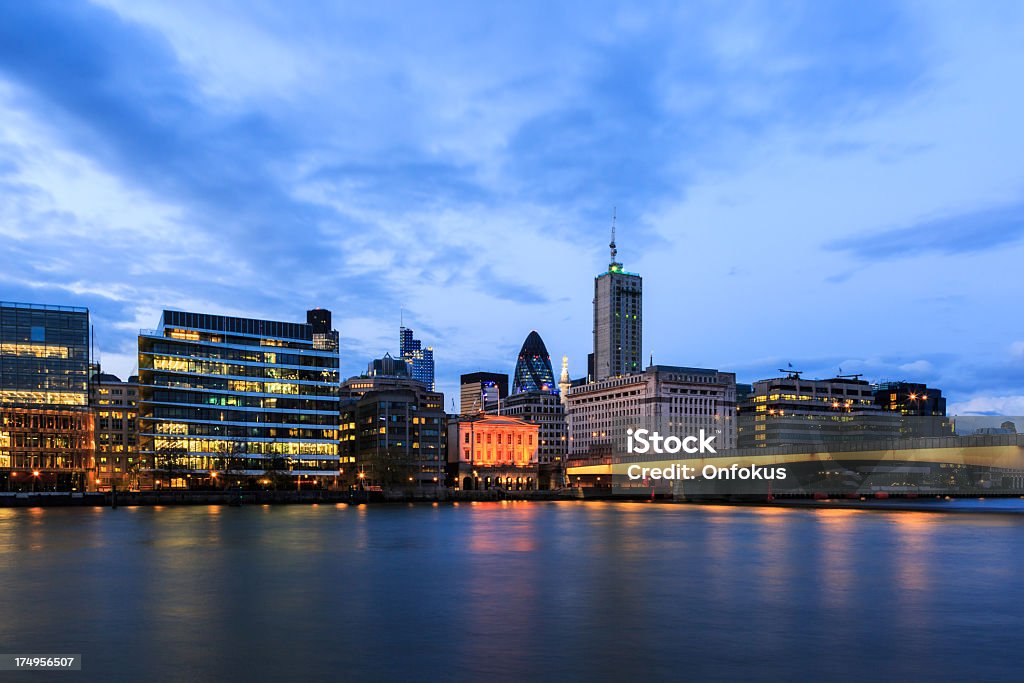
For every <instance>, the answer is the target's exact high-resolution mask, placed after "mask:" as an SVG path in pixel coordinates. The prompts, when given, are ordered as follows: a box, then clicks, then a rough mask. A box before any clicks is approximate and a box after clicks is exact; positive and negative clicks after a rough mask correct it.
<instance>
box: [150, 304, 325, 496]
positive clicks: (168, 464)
mask: <svg viewBox="0 0 1024 683" xmlns="http://www.w3.org/2000/svg"><path fill="white" fill-rule="evenodd" d="M318 334H325V333H324V332H323V331H321V332H320V333H318ZM327 336H330V335H329V334H328V335H327ZM318 346H320V347H321V348H317V347H318ZM327 346H328V348H323V347H324V343H323V339H322V338H321V342H320V343H318V342H317V340H315V339H314V326H313V325H312V324H310V323H293V322H280V321H275V320H258V319H254V318H237V317H231V316H224V315H210V314H202V313H185V312H181V311H164V312H163V315H162V316H161V319H160V326H159V328H158V329H156V330H151V331H147V330H144V331H142V332H141V333H140V335H139V405H138V408H139V418H138V420H139V421H138V424H139V447H140V455H141V456H142V457H143V459H144V460H145V461H146V467H145V471H146V472H145V473H146V474H147V475H148V478H149V480H150V481H151V482H152V485H153V486H157V487H189V486H219V485H228V484H229V483H230V485H245V484H246V483H247V482H248V481H250V480H251V479H252V478H261V479H267V478H270V479H273V480H275V481H277V480H282V479H283V480H287V481H291V482H295V484H294V485H295V486H297V487H300V486H311V487H316V486H325V485H330V484H332V483H334V482H335V478H336V476H337V475H338V473H339V469H340V468H339V453H338V385H339V370H338V351H337V348H334V349H331V348H329V346H330V344H329V343H328V344H327Z"/></svg>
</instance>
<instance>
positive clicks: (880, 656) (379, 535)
mask: <svg viewBox="0 0 1024 683" xmlns="http://www.w3.org/2000/svg"><path fill="white" fill-rule="evenodd" d="M0 550H2V552H0V595H3V596H4V599H3V600H0V642H3V643H4V644H5V647H8V648H9V649H11V650H12V651H13V650H18V649H22V650H26V651H35V650H39V649H40V648H45V647H47V646H52V644H53V643H55V642H60V643H66V644H67V645H68V646H69V647H68V648H66V649H69V650H75V651H81V652H82V653H83V654H84V655H85V660H84V661H85V662H86V663H87V664H86V666H87V670H88V671H92V672H93V673H96V672H100V671H104V672H115V673H116V675H113V674H112V675H111V677H112V678H123V679H127V680H131V679H135V680H138V679H140V678H142V677H143V675H144V674H145V672H146V671H148V670H149V669H150V668H151V667H161V668H163V669H164V670H166V671H173V672H174V674H173V675H171V676H168V677H169V678H176V679H186V678H196V677H199V676H200V674H201V677H202V678H215V677H223V678H228V677H230V678H239V677H249V678H253V679H255V680H268V679H281V680H295V679H298V678H302V677H307V678H314V679H335V678H367V679H372V680H382V679H384V680H409V679H423V678H436V677H440V678H453V679H462V680H480V679H491V678H496V677H497V678H523V677H528V676H532V677H538V676H539V677H543V678H555V677H565V678H570V679H577V678H592V679H597V680H605V679H608V678H631V677H637V676H642V677H644V678H653V679H661V680H678V679H679V678H682V677H684V676H692V677H702V676H703V677H707V676H711V675H714V676H716V677H719V678H725V679H738V678H751V677H756V678H765V677H776V676H777V677H784V676H787V675H788V676H792V675H794V671H808V670H813V671H820V672H828V675H829V676H830V677H831V678H839V679H852V678H854V677H858V676H861V675H863V673H864V669H863V667H860V666H856V665H854V664H853V663H855V662H858V661H861V662H866V661H870V664H871V666H870V667H869V668H870V670H875V671H886V673H887V676H891V677H899V676H904V677H912V678H920V677H922V676H924V675H926V674H928V673H933V674H934V673H937V674H939V675H941V676H942V677H943V678H953V677H963V678H969V679H979V678H1007V677H1012V676H1013V675H1015V674H1016V671H1017V669H1016V668H1014V667H1016V666H1017V665H1020V664H1022V663H1024V662H1022V661H1021V656H1020V654H1019V647H1018V646H1017V645H1016V640H1017V639H1018V636H1019V633H1020V630H1021V618H1020V616H1019V614H1018V611H1019V610H1018V605H1019V604H1020V603H1021V599H1022V598H1024V582H1022V580H1021V578H1020V571H1019V568H1020V567H1021V566H1024V564H1022V560H1024V520H1022V519H1021V518H1020V517H1016V516H1002V515H951V516H946V515H925V514H921V513H906V512H882V513H875V512H871V513H865V512H856V511H850V510H831V511H829V510H819V511H808V510H782V509H777V508H770V507H724V506H723V507H700V506H672V505H654V504H649V503H611V502H609V503H582V502H577V501H573V502H566V503H552V504H536V503H519V502H515V503H512V502H507V503H475V504H460V505H458V506H455V505H439V506H438V505H423V506H412V507H407V506H366V505H357V506H329V505H321V506H318V507H301V506H294V507H269V506H265V507H264V506H259V507H257V506H251V507H243V508H201V507H196V508H186V507H169V508H159V509H158V508H122V509H120V510H116V511H112V510H106V509H103V510H95V511H88V512H86V511H80V510H60V509H48V510H41V509H35V510H0ZM949 642H957V643H958V646H957V647H956V648H950V647H948V646H946V644H947V643H949ZM72 645H73V647H71V646H72ZM40 680H45V679H43V678H40Z"/></svg>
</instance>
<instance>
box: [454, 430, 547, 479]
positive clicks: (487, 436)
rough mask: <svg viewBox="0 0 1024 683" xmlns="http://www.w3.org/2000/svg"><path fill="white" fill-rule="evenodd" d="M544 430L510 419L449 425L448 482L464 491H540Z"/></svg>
mask: <svg viewBox="0 0 1024 683" xmlns="http://www.w3.org/2000/svg"><path fill="white" fill-rule="evenodd" d="M539 442H540V427H539V426H537V425H535V424H531V423H529V422H527V421H526V420H522V419H520V418H518V417H511V416H508V415H486V414H481V415H474V416H463V417H459V418H457V419H453V420H450V421H449V422H448V481H449V485H450V486H453V487H454V488H457V489H462V490H467V491H470V490H476V491H480V490H488V489H494V488H499V489H504V490H506V491H524V490H534V489H536V488H537V466H538V463H537V448H538V445H539Z"/></svg>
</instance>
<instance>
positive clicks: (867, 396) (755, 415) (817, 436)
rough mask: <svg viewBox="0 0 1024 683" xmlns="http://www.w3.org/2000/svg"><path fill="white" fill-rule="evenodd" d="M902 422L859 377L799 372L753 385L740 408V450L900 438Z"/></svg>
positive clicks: (760, 381)
mask: <svg viewBox="0 0 1024 683" xmlns="http://www.w3.org/2000/svg"><path fill="white" fill-rule="evenodd" d="M899 428H900V425H899V420H898V418H895V417H894V416H893V415H886V414H885V413H884V411H883V410H882V409H881V407H880V406H878V405H876V403H875V392H874V389H873V388H872V386H871V385H870V384H869V383H868V382H867V381H865V380H862V379H860V377H859V376H857V375H851V376H846V377H833V378H831V379H819V380H809V379H804V378H803V377H801V376H800V373H799V372H790V373H788V374H787V375H786V376H785V377H776V378H772V379H763V380H759V381H757V382H754V384H753V389H752V391H751V392H750V393H749V394H748V395H747V396H746V399H745V400H744V401H743V402H742V403H741V404H740V406H739V427H738V433H739V441H738V445H739V447H740V448H760V447H766V446H787V445H789V446H792V445H806V444H814V443H832V442H836V441H849V440H856V439H881V438H888V437H893V436H899Z"/></svg>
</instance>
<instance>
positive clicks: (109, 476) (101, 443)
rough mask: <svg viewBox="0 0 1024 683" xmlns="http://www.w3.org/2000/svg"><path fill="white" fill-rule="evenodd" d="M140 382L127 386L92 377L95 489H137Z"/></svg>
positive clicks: (101, 374) (104, 375) (133, 380)
mask: <svg viewBox="0 0 1024 683" xmlns="http://www.w3.org/2000/svg"><path fill="white" fill-rule="evenodd" d="M138 400H139V378H138V377H136V376H134V375H133V376H131V377H129V378H128V381H127V382H124V381H121V379H120V378H119V377H118V376H117V375H111V374H109V373H105V372H100V371H99V369H97V371H96V372H95V373H94V374H93V376H92V381H91V382H90V384H89V404H90V405H91V406H92V411H93V423H94V424H95V444H96V487H97V488H99V489H100V490H103V491H108V490H110V489H111V488H113V487H115V486H116V487H117V488H118V489H122V490H124V489H133V488H137V487H138V476H139V469H140V467H141V463H140V462H139V430H138V414H139V411H138Z"/></svg>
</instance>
